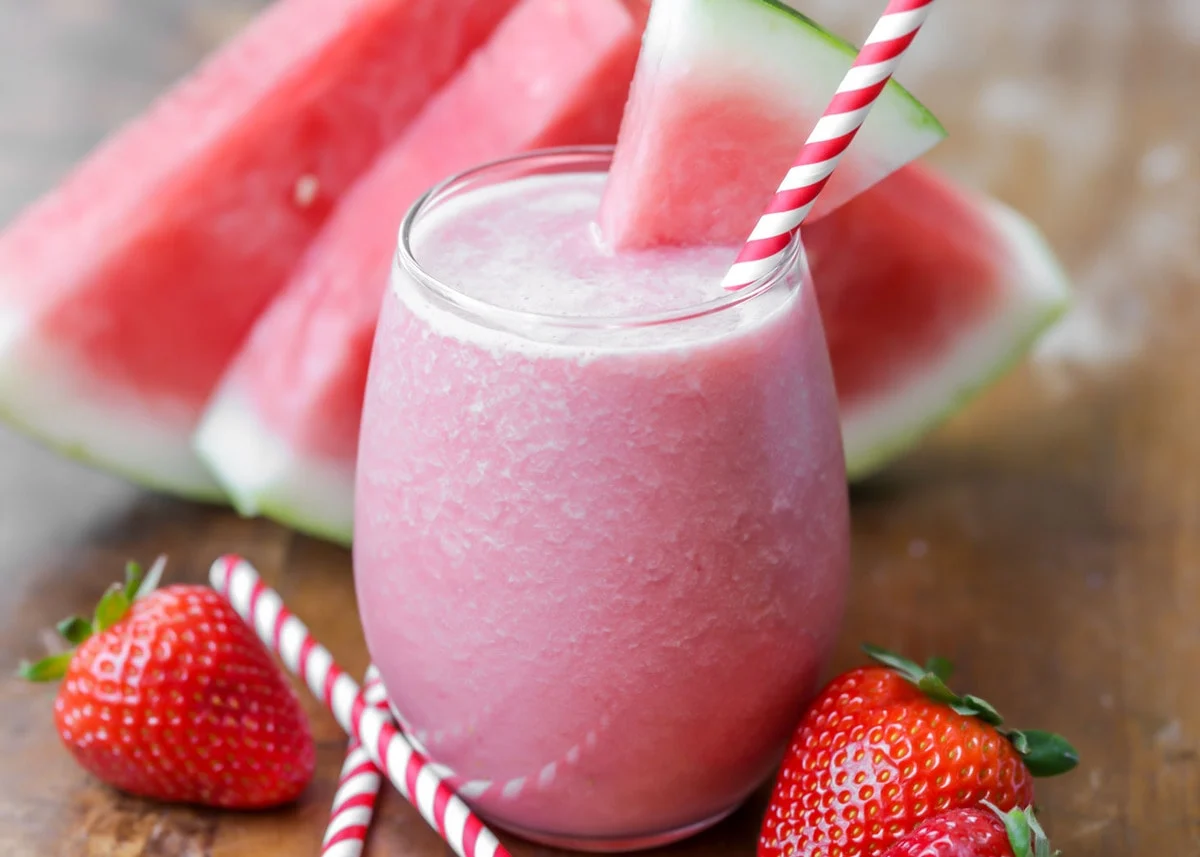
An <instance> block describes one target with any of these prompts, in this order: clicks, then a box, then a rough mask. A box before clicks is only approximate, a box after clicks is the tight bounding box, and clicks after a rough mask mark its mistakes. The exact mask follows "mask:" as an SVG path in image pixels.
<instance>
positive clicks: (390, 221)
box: [197, 0, 648, 541]
mask: <svg viewBox="0 0 1200 857" xmlns="http://www.w3.org/2000/svg"><path fill="white" fill-rule="evenodd" d="M647 5H648V4H647V3H646V2H645V0H588V2H586V3H584V2H562V0H521V2H520V4H519V5H518V6H517V7H516V8H515V9H514V10H513V12H512V13H511V15H510V16H509V17H508V18H507V19H506V20H505V21H504V22H503V24H502V25H501V26H500V28H499V29H498V30H497V31H496V33H495V34H494V35H493V37H492V39H491V40H490V41H489V42H488V43H487V44H486V45H485V46H484V48H483V49H481V50H480V51H479V52H478V53H477V54H476V55H475V56H474V57H472V58H471V60H470V61H469V62H468V63H467V65H466V66H465V67H464V68H463V69H462V70H461V71H460V73H459V74H458V75H457V76H456V77H455V78H454V79H453V80H452V81H451V82H450V83H449V84H448V85H447V86H446V87H445V88H444V89H443V90H442V91H441V92H439V93H438V95H437V96H436V97H435V98H434V99H433V100H432V101H430V102H429V104H428V105H427V106H426V108H425V109H424V110H423V111H422V113H421V114H420V116H419V117H418V118H417V119H416V120H415V121H414V122H413V124H412V126H411V127H410V128H409V129H408V131H407V132H406V134H405V135H404V137H403V138H402V139H401V140H400V141H399V142H397V143H396V144H395V145H393V146H392V147H391V148H390V149H389V150H388V151H387V152H385V153H384V155H383V156H382V157H381V158H380V159H379V160H378V162H377V163H376V164H375V165H374V167H373V168H372V169H371V171H370V172H369V173H368V174H367V175H366V176H365V177H363V179H362V180H361V181H360V182H359V183H358V184H357V185H356V186H355V188H354V190H353V191H352V192H351V193H350V194H348V195H347V197H346V198H345V200H343V202H342V203H341V204H340V206H339V207H338V209H337V211H336V212H335V213H334V215H333V217H332V219H331V220H330V222H329V224H328V225H327V226H326V227H325V229H324V230H323V232H322V233H321V235H320V236H319V237H318V239H317V240H316V241H315V242H314V244H313V245H312V247H311V248H310V249H309V251H308V252H307V253H306V255H305V256H304V259H303V261H302V262H301V264H300V266H299V268H298V269H297V271H296V273H295V275H294V276H293V277H292V279H291V281H290V283H289V284H288V286H287V288H286V290H285V291H284V292H283V293H282V294H281V295H280V296H279V297H278V298H277V299H276V300H275V302H274V303H273V304H272V305H271V307H270V308H269V309H268V310H267V312H265V313H264V314H263V316H262V317H261V318H260V319H259V320H258V322H257V323H256V324H255V327H254V330H253V332H252V334H251V335H250V337H249V339H248V341H247V343H246V346H245V348H244V349H243V350H242V351H241V353H240V354H239V355H238V357H237V359H236V361H235V362H234V363H233V365H232V366H231V368H230V370H229V372H228V374H227V375H226V377H225V379H224V381H223V383H222V385H221V388H220V392H219V394H218V395H217V397H216V398H215V400H214V402H213V404H212V406H211V407H210V410H209V413H208V415H207V416H206V418H205V421H204V423H203V425H202V427H201V429H200V431H199V433H198V435H197V448H198V449H199V451H200V453H201V455H202V457H203V458H204V460H205V461H206V463H208V465H209V466H210V468H211V469H212V470H213V472H215V473H216V474H218V477H219V479H220V481H221V482H222V483H223V484H224V485H225V487H226V488H227V489H228V491H229V493H230V495H231V496H232V497H233V498H234V502H235V504H236V505H238V507H239V508H240V509H241V510H242V511H243V512H246V513H248V514H250V513H264V514H268V515H271V516H272V517H277V518H280V519H282V520H285V521H286V522H288V523H291V524H293V525H295V526H298V527H300V528H303V529H308V530H311V531H313V532H318V533H322V534H326V535H329V536H331V537H333V538H336V539H339V540H342V541H345V540H348V538H349V530H350V497H351V491H352V484H353V468H354V458H355V453H356V449H357V442H358V423H359V415H360V412H361V409H362V398H363V392H364V388H365V385H366V377H367V365H368V362H369V359H370V353H371V343H372V339H373V336H374V330H375V322H376V318H377V315H378V312H379V304H380V300H381V298H382V295H383V292H384V289H385V288H386V285H387V281H388V272H389V268H390V263H391V258H392V255H393V253H394V251H395V244H396V227H397V225H398V224H399V222H400V220H401V218H402V216H403V214H404V212H405V211H406V210H407V208H408V207H409V206H410V204H411V203H413V202H414V201H415V200H416V198H417V197H418V196H419V195H420V194H421V193H423V192H424V191H425V190H426V189H428V188H429V187H430V186H431V185H432V184H434V183H436V182H437V181H440V180H441V179H443V178H446V177H448V176H449V175H451V174H453V173H455V172H458V171H460V170H462V169H465V168H467V167H470V166H474V165H475V164H477V163H480V162H482V161H486V160H491V159H494V158H498V157H502V156H506V155H510V154H515V153H518V152H521V151H524V150H529V149H534V148H541V147H546V146H562V145H574V144H589V143H612V142H613V141H614V140H615V139H616V134H617V129H618V126H619V124H620V121H621V115H622V111H623V108H624V105H625V101H626V98H627V96H628V90H629V84H630V81H631V79H632V77H633V70H634V66H635V64H636V60H637V53H638V47H639V40H640V36H641V32H642V27H643V25H644V22H645V16H646V13H647ZM318 471H319V472H320V473H322V474H324V476H322V477H318V476H317V475H315V474H316V473H317V472H318Z"/></svg>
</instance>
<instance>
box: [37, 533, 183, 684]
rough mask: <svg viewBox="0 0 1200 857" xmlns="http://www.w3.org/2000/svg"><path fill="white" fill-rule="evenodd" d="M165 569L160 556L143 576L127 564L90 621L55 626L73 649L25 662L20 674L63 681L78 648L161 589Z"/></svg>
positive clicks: (79, 618) (73, 618)
mask: <svg viewBox="0 0 1200 857" xmlns="http://www.w3.org/2000/svg"><path fill="white" fill-rule="evenodd" d="M166 565H167V558H166V557H165V556H160V557H158V559H156V560H155V561H154V565H152V566H151V567H150V570H149V571H148V572H145V573H143V572H142V567H141V566H140V565H138V564H137V563H136V562H128V563H126V564H125V580H124V582H123V583H114V584H113V585H112V586H110V587H109V588H108V589H107V590H106V591H105V593H104V595H102V596H101V597H100V602H99V603H98V604H97V605H96V610H95V612H94V613H93V614H92V618H91V620H90V621H89V620H87V619H85V618H83V617H82V616H68V617H67V618H66V619H63V620H62V621H61V622H59V623H58V624H57V625H56V626H55V630H56V631H58V634H59V636H60V637H62V638H63V639H64V640H65V641H66V642H67V643H69V644H70V646H71V648H70V649H68V650H67V651H65V652H59V653H56V654H53V655H50V656H48V657H45V658H42V659H41V660H39V661H36V662H34V663H32V664H31V663H29V662H23V663H22V664H21V665H20V667H19V668H18V669H17V674H18V675H19V676H20V677H21V678H23V679H25V680H26V681H35V682H46V681H56V680H57V679H60V678H62V677H63V676H64V675H66V672H67V667H68V666H69V665H70V663H71V656H72V655H73V654H74V650H75V647H76V646H79V645H80V644H81V643H83V641H84V640H86V639H88V638H89V637H91V636H92V635H94V634H101V633H103V632H105V631H107V630H108V629H109V628H111V627H113V626H114V625H116V624H117V623H118V622H120V621H121V620H122V619H124V618H125V614H127V613H128V612H129V608H130V607H132V606H133V602H134V601H136V600H138V599H139V598H145V597H146V596H147V595H149V594H150V593H151V592H153V591H154V590H155V589H156V588H157V587H158V584H159V582H160V581H161V580H162V576H163V571H164V570H165V569H166Z"/></svg>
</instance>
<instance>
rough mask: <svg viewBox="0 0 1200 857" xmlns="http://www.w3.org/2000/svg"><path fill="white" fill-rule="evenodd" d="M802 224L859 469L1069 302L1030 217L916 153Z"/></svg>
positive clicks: (880, 459) (928, 424)
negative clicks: (914, 159) (943, 173)
mask: <svg viewBox="0 0 1200 857" xmlns="http://www.w3.org/2000/svg"><path fill="white" fill-rule="evenodd" d="M802 235H803V239H804V244H805V247H806V249H807V250H808V254H809V262H810V264H811V265H812V272H813V283H814V286H815V288H816V291H817V297H818V302H819V304H820V307H821V318H822V320H823V321H824V324H825V332H826V334H825V335H826V339H827V341H828V344H829V352H830V357H831V360H832V362H833V374H834V379H835V381H836V383H837V390H838V400H839V407H840V410H841V417H842V436H843V441H844V446H845V450H846V463H847V469H848V472H849V475H850V478H851V479H861V478H863V477H865V476H867V475H869V474H871V473H873V472H874V471H876V470H878V469H879V468H880V467H882V466H883V465H884V464H886V463H888V462H889V461H891V460H892V459H893V458H895V457H896V456H897V455H898V454H900V453H901V452H903V451H904V450H906V449H907V448H908V447H910V446H912V445H913V444H914V443H916V441H917V440H919V439H920V438H921V437H922V436H923V435H924V434H925V433H926V432H928V431H929V430H931V429H932V428H934V427H935V426H936V425H938V424H939V423H940V422H941V421H942V420H943V419H944V418H946V417H947V416H949V415H950V414H952V413H954V412H955V411H956V410H958V409H959V408H960V407H962V405H963V404H965V403H966V401H967V400H968V399H969V398H971V396H972V395H974V394H975V393H977V392H978V391H980V390H981V389H983V388H984V387H985V386H987V385H988V383H989V382H991V381H993V380H995V379H996V378H998V377H999V376H1000V375H1001V374H1002V373H1003V372H1004V370H1005V369H1007V368H1008V367H1009V366H1011V365H1012V364H1013V363H1015V362H1016V361H1017V360H1018V359H1019V358H1020V357H1021V356H1022V355H1023V354H1024V353H1025V352H1026V351H1027V349H1028V348H1029V346H1030V345H1032V343H1033V342H1034V341H1035V340H1036V339H1037V337H1038V336H1039V334H1040V333H1041V332H1042V331H1044V330H1045V329H1046V328H1047V327H1048V326H1049V325H1050V324H1051V323H1052V322H1053V321H1054V320H1055V319H1057V318H1058V317H1059V315H1060V314H1061V313H1062V312H1063V311H1064V310H1065V309H1066V305H1067V300H1068V287H1067V278H1066V275H1065V273H1064V272H1063V270H1062V268H1061V267H1060V265H1059V263H1058V261H1057V259H1056V258H1055V255H1054V253H1053V252H1052V251H1051V249H1050V247H1049V246H1048V245H1047V244H1046V242H1045V240H1044V238H1043V237H1042V235H1041V234H1040V233H1039V232H1038V230H1037V229H1036V228H1035V227H1034V226H1033V225H1032V224H1031V223H1030V222H1029V221H1028V220H1026V219H1025V218H1024V217H1022V216H1021V215H1020V214H1018V213H1017V212H1015V211H1013V210H1012V209H1011V208H1009V207H1007V206H1005V205H1003V204H1001V203H999V202H997V201H996V200H994V199H991V198H989V197H986V196H983V195H981V194H977V193H974V192H971V191H968V190H965V189H963V188H960V187H956V186H954V185H952V184H951V183H950V182H949V181H947V180H946V179H944V178H941V177H939V176H938V175H937V174H935V173H934V172H933V170H931V169H930V168H928V167H925V166H921V165H918V164H912V165H909V166H907V167H904V168H903V169H901V170H899V171H897V172H896V173H894V174H893V175H891V176H890V177H888V178H887V179H884V180H883V181H882V182H881V183H880V184H879V185H877V186H876V187H874V188H872V189H871V190H869V191H867V192H866V193H864V194H863V195H862V196H860V197H858V198H856V199H853V200H851V201H850V202H849V203H847V204H846V205H845V206H844V207H842V208H840V209H839V210H837V211H836V212H834V213H833V214H831V215H829V216H828V217H826V218H824V219H822V220H820V221H818V222H816V223H813V224H811V225H809V226H806V227H805V228H804V230H803V233H802Z"/></svg>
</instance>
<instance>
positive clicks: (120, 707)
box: [22, 560, 316, 809]
mask: <svg viewBox="0 0 1200 857" xmlns="http://www.w3.org/2000/svg"><path fill="white" fill-rule="evenodd" d="M161 572H162V560H160V561H159V563H157V564H156V565H155V567H154V568H153V569H152V570H151V572H150V574H149V575H148V576H147V578H146V579H142V576H141V573H140V571H139V569H138V568H137V567H136V566H134V565H132V564H131V565H130V566H129V568H128V569H127V574H126V582H125V585H124V586H122V585H120V584H116V585H114V586H113V588H111V589H110V590H109V591H108V592H106V593H105V595H104V597H103V598H102V599H101V600H100V604H99V605H98V606H97V608H96V615H95V618H94V619H93V620H92V621H90V622H89V621H87V620H85V619H81V618H79V617H76V618H73V619H68V620H66V621H64V622H62V623H61V624H60V625H59V631H60V632H61V633H62V635H63V636H64V637H66V638H67V640H68V641H69V642H71V643H73V644H76V645H78V648H77V649H76V650H75V651H74V652H73V653H72V652H66V653H63V654H60V655H54V656H52V657H50V658H47V659H45V660H43V661H41V662H40V663H37V664H33V665H26V666H25V667H23V669H22V673H23V674H24V675H25V677H26V678H29V679H32V680H35V681H46V680H50V679H54V678H60V677H62V678H64V681H63V683H62V686H61V687H60V689H59V692H58V698H57V699H56V700H55V703H54V719H55V724H56V726H57V727H58V733H59V736H60V737H61V738H62V741H63V743H64V744H65V745H66V747H67V749H68V750H70V752H71V754H72V755H73V756H74V757H75V759H76V761H78V762H79V764H80V765H82V766H83V767H84V768H85V769H86V770H87V771H89V772H90V773H92V774H93V775H94V776H96V777H98V778H99V779H101V780H103V781H104V782H106V783H109V784H110V785H112V786H115V787H116V788H118V789H121V790H123V791H126V792H129V793H131V794H135V795H141V796H144V797H151V798H157V799H159V800H164V801H171V802H180V803H198V804H205V805H209V806H219V807H225V808H229V809H257V808H262V807H269V806H275V805H278V804H282V803H286V802H288V801H291V800H294V799H295V798H296V797H298V796H299V794H300V793H301V792H302V791H303V790H304V788H305V787H306V786H307V785H308V783H309V781H310V780H311V779H312V775H313V769H314V765H315V756H316V753H315V748H314V746H313V739H312V733H311V732H310V730H309V725H308V720H307V719H306V718H305V716H304V711H303V710H302V709H301V707H300V702H299V700H298V699H297V698H296V695H295V694H294V693H293V691H292V689H291V686H290V685H289V684H288V682H287V680H286V679H285V677H284V675H283V673H282V672H281V671H280V669H279V667H277V666H276V665H275V663H274V662H273V661H272V660H271V657H270V654H269V653H268V652H267V650H266V648H265V647H264V646H263V644H262V643H261V642H260V641H259V640H258V638H257V637H256V636H255V635H254V632H253V631H252V630H251V629H250V628H249V627H248V626H247V625H246V624H245V623H244V622H242V620H241V618H240V617H239V616H238V615H237V613H235V612H234V611H233V608H231V607H230V606H229V604H227V603H226V602H225V600H224V599H223V598H221V596H220V595H218V594H217V593H216V592H214V591H213V590H211V589H209V588H208V587H205V586H170V587H167V588H165V589H158V590H156V589H155V588H154V587H155V586H156V585H157V579H158V577H159V576H160V575H161Z"/></svg>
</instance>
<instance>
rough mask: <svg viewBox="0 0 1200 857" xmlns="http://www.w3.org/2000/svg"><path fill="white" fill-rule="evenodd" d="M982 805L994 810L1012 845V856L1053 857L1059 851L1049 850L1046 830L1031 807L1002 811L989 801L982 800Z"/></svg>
mask: <svg viewBox="0 0 1200 857" xmlns="http://www.w3.org/2000/svg"><path fill="white" fill-rule="evenodd" d="M983 805H984V806H986V807H987V808H988V809H990V810H991V811H992V812H994V813H995V814H996V815H997V816H998V817H999V818H1000V820H1001V821H1002V822H1004V829H1005V831H1006V832H1007V833H1008V844H1009V845H1011V846H1012V852H1013V857H1055V855H1056V854H1058V853H1059V852H1057V851H1051V850H1050V840H1049V838H1048V837H1047V836H1046V831H1044V830H1043V829H1042V825H1041V823H1040V822H1038V820H1037V816H1036V815H1034V813H1033V807H1031V806H1029V807H1025V808H1024V809H1022V808H1021V807H1017V808H1016V809H1014V810H1011V811H1009V812H1004V811H1003V810H1002V809H1000V808H999V807H998V806H996V805H995V804H994V803H992V802H991V801H987V800H985V801H983Z"/></svg>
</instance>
